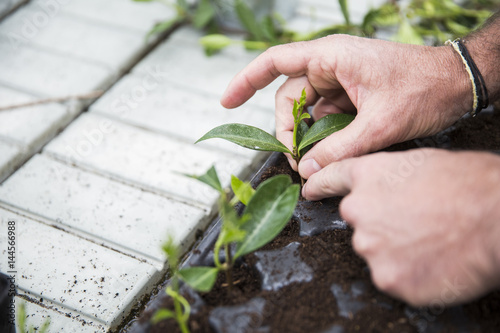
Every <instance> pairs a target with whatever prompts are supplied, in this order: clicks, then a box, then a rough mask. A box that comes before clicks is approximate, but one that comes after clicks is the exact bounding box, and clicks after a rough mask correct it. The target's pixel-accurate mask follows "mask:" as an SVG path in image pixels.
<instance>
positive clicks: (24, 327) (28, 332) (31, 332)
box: [17, 302, 50, 333]
mask: <svg viewBox="0 0 500 333" xmlns="http://www.w3.org/2000/svg"><path fill="white" fill-rule="evenodd" d="M18 311H19V313H18V315H17V320H18V327H19V332H20V333H35V332H39V333H45V332H47V331H48V329H49V326H50V317H49V318H47V319H46V320H45V321H44V322H43V324H42V326H40V327H34V326H32V325H29V327H28V323H26V318H28V316H27V315H26V304H25V303H24V302H21V303H20V304H19V307H18Z"/></svg>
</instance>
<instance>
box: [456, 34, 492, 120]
mask: <svg viewBox="0 0 500 333" xmlns="http://www.w3.org/2000/svg"><path fill="white" fill-rule="evenodd" d="M455 42H456V43H457V46H458V48H459V50H460V52H461V53H462V55H463V57H464V59H465V61H466V62H467V64H468V65H469V68H470V70H471V72H472V75H473V77H474V85H475V86H476V91H477V100H478V103H477V106H476V109H475V110H472V113H471V114H472V116H475V115H476V114H478V113H479V112H480V111H481V110H482V109H485V108H487V107H488V105H489V104H490V101H489V98H488V90H487V89H486V84H485V83H484V79H483V76H482V75H481V72H480V71H479V69H478V68H477V65H476V63H475V62H474V60H472V57H471V56H470V53H469V51H468V50H467V48H466V47H465V45H464V43H463V42H462V41H461V40H460V39H457V40H456V41H455Z"/></svg>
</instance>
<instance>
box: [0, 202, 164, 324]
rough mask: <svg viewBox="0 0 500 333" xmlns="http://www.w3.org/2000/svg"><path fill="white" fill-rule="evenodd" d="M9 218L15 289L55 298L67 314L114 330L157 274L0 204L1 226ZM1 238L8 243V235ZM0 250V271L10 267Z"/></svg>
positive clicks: (24, 292)
mask: <svg viewBox="0 0 500 333" xmlns="http://www.w3.org/2000/svg"><path fill="white" fill-rule="evenodd" d="M8 221H15V223H16V263H15V265H16V266H15V270H16V271H17V274H16V280H17V287H18V293H19V294H20V295H27V296H28V297H31V298H35V299H40V298H43V299H46V300H47V301H50V302H53V303H54V304H57V305H58V307H57V311H61V312H68V313H69V315H70V316H76V315H78V314H83V315H85V316H88V317H91V318H95V320H96V321H97V322H98V323H101V324H104V325H105V326H108V327H110V328H114V327H116V325H118V324H119V323H120V321H121V320H123V318H124V316H125V315H127V314H128V312H129V311H130V309H131V307H132V306H133V305H134V303H135V302H136V301H137V299H138V298H140V297H142V296H143V295H144V294H145V293H146V292H148V291H149V290H150V289H151V287H152V286H153V284H154V283H155V282H156V281H157V280H158V279H159V278H160V276H161V274H160V272H158V271H157V270H156V269H155V268H154V267H153V266H151V265H149V264H147V263H144V262H141V261H139V260H136V259H133V258H131V257H129V256H125V255H123V254H121V253H118V252H116V251H114V250H111V249H107V248H105V247H102V246H99V245H97V244H94V243H91V242H89V241H87V240H84V239H82V238H79V237H76V236H74V235H71V234H68V233H66V232H63V231H61V230H58V229H56V228H54V227H51V226H48V225H45V224H42V223H40V222H37V221H33V220H31V219H28V218H25V217H23V216H21V215H18V214H14V213H11V212H9V211H7V210H4V209H1V208H0V226H1V228H2V230H7V225H8ZM0 241H1V243H2V244H6V242H7V233H5V232H4V233H1V234H0ZM0 253H1V254H2V258H1V259H0V270H1V271H12V267H10V266H7V253H6V248H4V249H3V250H1V251H0Z"/></svg>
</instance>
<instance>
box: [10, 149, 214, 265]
mask: <svg viewBox="0 0 500 333" xmlns="http://www.w3.org/2000/svg"><path fill="white" fill-rule="evenodd" d="M0 201H1V202H4V203H8V204H9V205H10V206H14V207H16V209H25V210H26V211H29V212H31V213H33V214H36V215H38V216H42V217H44V218H46V219H50V220H52V221H56V222H57V224H58V226H60V227H61V228H63V229H68V227H69V229H70V230H72V232H77V233H83V236H84V237H86V238H93V239H96V242H98V243H102V242H103V243H104V244H105V245H107V246H109V247H112V248H120V249H122V251H123V252H128V253H131V254H132V255H134V256H136V257H139V258H140V259H146V260H148V261H151V259H153V264H155V265H157V266H158V265H159V269H160V270H161V269H163V264H164V261H165V257H164V255H163V251H162V250H161V246H162V245H163V243H164V242H165V241H166V240H167V239H168V235H171V236H174V237H175V238H174V239H175V240H176V241H177V242H178V243H182V244H183V246H184V249H187V247H189V246H190V245H191V243H192V241H193V239H194V233H195V231H196V229H197V228H203V227H204V226H205V224H206V223H207V222H208V216H207V212H206V211H204V210H201V209H199V208H195V207H192V206H188V205H186V204H183V203H180V202H176V201H173V200H170V199H167V198H165V197H162V196H159V195H155V194H152V193H149V192H146V191H142V190H140V189H138V188H134V187H130V186H127V185H124V184H122V183H118V182H115V181H112V180H110V179H108V178H104V177H101V176H98V175H95V174H93V173H88V172H85V171H82V170H79V169H76V168H74V167H70V166H67V165H65V164H62V163H60V162H57V161H54V160H53V159H51V158H49V157H47V156H44V155H35V156H34V157H33V158H32V159H31V160H30V161H28V163H26V164H25V165H23V167H21V168H20V169H19V170H18V171H17V172H16V173H15V174H14V175H13V176H12V177H10V178H9V179H8V180H7V181H5V182H4V183H3V184H1V185H0Z"/></svg>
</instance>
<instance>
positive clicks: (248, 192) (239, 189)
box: [231, 175, 255, 206]
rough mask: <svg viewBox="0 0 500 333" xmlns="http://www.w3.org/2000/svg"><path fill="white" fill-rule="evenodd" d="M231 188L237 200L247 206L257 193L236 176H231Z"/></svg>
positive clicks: (247, 183)
mask: <svg viewBox="0 0 500 333" xmlns="http://www.w3.org/2000/svg"><path fill="white" fill-rule="evenodd" d="M231 188H232V190H233V192H234V195H235V196H236V198H238V200H239V201H241V202H242V203H243V204H244V205H245V206H246V205H248V202H249V201H250V198H252V196H253V194H254V193H255V190H254V189H253V188H252V185H250V183H249V182H244V181H242V180H240V179H239V178H238V177H236V176H234V175H231Z"/></svg>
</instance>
